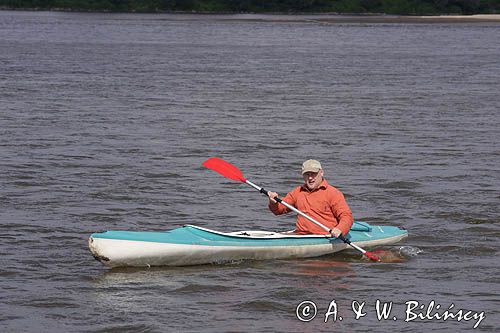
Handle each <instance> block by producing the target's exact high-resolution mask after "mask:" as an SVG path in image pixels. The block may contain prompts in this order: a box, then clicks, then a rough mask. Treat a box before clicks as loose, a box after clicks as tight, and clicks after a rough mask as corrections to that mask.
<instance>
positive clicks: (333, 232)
mask: <svg viewBox="0 0 500 333" xmlns="http://www.w3.org/2000/svg"><path fill="white" fill-rule="evenodd" d="M330 235H332V237H335V238H338V237H339V236H340V235H342V231H340V229H339V228H333V229H332V230H331V231H330Z"/></svg>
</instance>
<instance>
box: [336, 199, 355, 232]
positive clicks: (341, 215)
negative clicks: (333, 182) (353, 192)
mask: <svg viewBox="0 0 500 333" xmlns="http://www.w3.org/2000/svg"><path fill="white" fill-rule="evenodd" d="M332 211H333V215H335V218H336V219H337V221H338V222H339V224H338V225H337V227H336V228H334V229H338V230H340V232H341V233H342V235H344V236H345V235H346V234H347V233H348V232H349V230H351V227H352V224H353V223H354V218H353V217H352V212H351V209H350V208H349V205H348V204H347V202H346V201H345V198H344V195H343V194H342V192H340V191H339V190H335V191H334V192H333V199H332ZM336 236H338V235H336Z"/></svg>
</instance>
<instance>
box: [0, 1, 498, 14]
mask: <svg viewBox="0 0 500 333" xmlns="http://www.w3.org/2000/svg"><path fill="white" fill-rule="evenodd" d="M0 8H3V9H38V10H74V11H111V12H145V13H146V12H177V11H178V12H217V13H346V14H348V13H351V14H353V13H356V14H371V13H380V14H393V15H433V14H434V15H437V14H465V15H468V14H497V13H500V0H90V1H83V0H0Z"/></svg>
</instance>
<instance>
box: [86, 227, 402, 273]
mask: <svg viewBox="0 0 500 333" xmlns="http://www.w3.org/2000/svg"><path fill="white" fill-rule="evenodd" d="M407 236H408V232H407V231H406V230H404V229H401V228H399V227H393V226H371V225H369V224H368V223H364V222H354V224H353V227H352V228H351V230H350V231H349V233H348V234H347V236H346V238H347V239H348V240H350V241H351V243H352V244H355V245H358V246H366V247H373V246H378V245H387V244H394V243H396V242H399V241H400V240H402V239H404V238H406V237H407ZM348 247H349V245H347V244H346V243H344V242H342V241H341V240H339V239H335V238H328V237H326V236H323V235H297V234H293V233H279V232H271V231H237V232H230V233H224V232H219V231H214V230H210V229H206V228H202V227H197V226H194V225H186V226H183V227H181V228H177V229H173V230H171V231H165V232H137V231H135V232H134V231H106V232H103V233H94V234H92V235H91V236H90V238H89V248H90V251H91V252H92V254H93V256H94V258H96V259H97V260H99V261H100V262H102V263H103V264H104V265H106V266H108V267H120V266H143V267H144V266H147V267H149V266H187V265H199V264H210V263H223V262H230V261H233V260H244V259H250V260H264V259H285V258H308V257H317V256H322V255H326V254H330V253H334V252H338V251H342V250H344V249H346V248H348Z"/></svg>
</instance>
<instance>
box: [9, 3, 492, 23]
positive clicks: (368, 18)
mask: <svg viewBox="0 0 500 333" xmlns="http://www.w3.org/2000/svg"><path fill="white" fill-rule="evenodd" d="M0 11H14V12H63V13H75V14H77V13H80V14H85V13H89V14H110V15H126V14H136V15H152V16H158V15H167V16H170V18H171V19H174V17H175V19H179V20H196V19H204V18H207V17H208V16H210V19H211V20H215V21H227V22H228V21H246V22H283V23H300V22H302V23H303V22H311V23H324V24H335V23H484V22H492V23H493V22H498V23H500V14H474V15H426V16H418V15H386V14H377V13H374V14H366V13H362V14H352V13H349V14H339V13H225V12H219V13H215V12H185V11H175V12H169V11H165V12H157V13H142V12H141V13H139V12H112V11H76V10H68V9H58V8H54V9H50V10H48V9H42V8H40V9H38V8H27V9H19V8H15V9H12V8H4V7H0Z"/></svg>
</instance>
